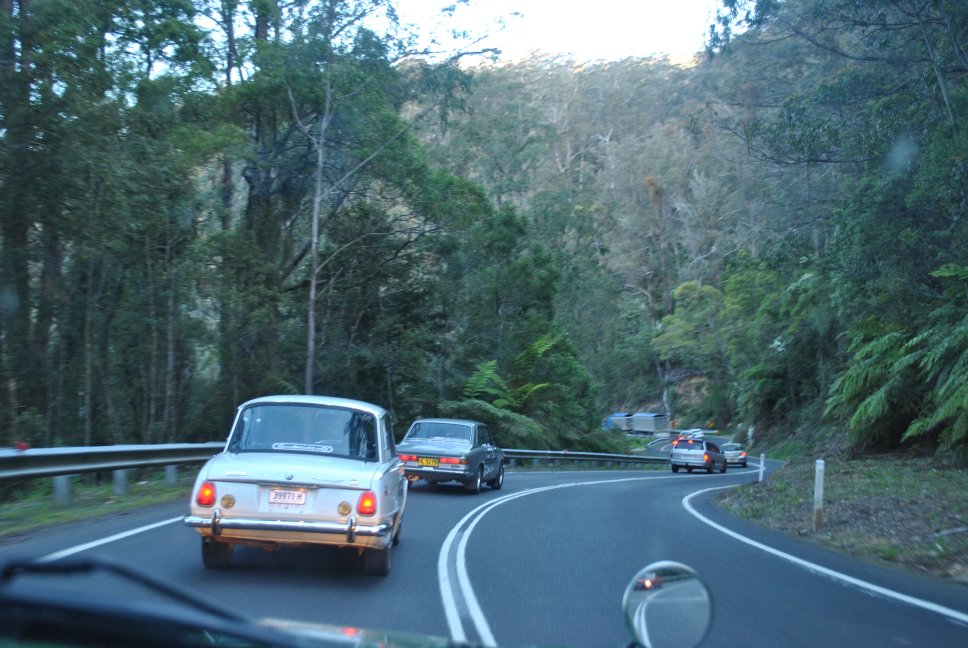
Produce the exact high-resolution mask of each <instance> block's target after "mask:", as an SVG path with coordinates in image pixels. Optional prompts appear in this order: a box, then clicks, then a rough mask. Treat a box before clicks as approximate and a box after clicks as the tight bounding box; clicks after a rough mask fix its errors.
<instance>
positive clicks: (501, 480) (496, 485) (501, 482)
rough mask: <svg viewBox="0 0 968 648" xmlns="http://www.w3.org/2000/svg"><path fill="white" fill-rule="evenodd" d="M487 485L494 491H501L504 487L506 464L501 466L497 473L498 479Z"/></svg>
mask: <svg viewBox="0 0 968 648" xmlns="http://www.w3.org/2000/svg"><path fill="white" fill-rule="evenodd" d="M487 485H488V486H490V487H491V488H493V489H494V490H501V486H504V464H501V468H500V469H499V470H498V471H497V477H495V478H494V479H492V480H491V481H489V482H487Z"/></svg>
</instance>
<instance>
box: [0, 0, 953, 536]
mask: <svg viewBox="0 0 968 648" xmlns="http://www.w3.org/2000/svg"><path fill="white" fill-rule="evenodd" d="M475 1H476V0H475ZM394 4H395V2H394V1H393V0H306V1H305V2H302V1H301V2H283V1H282V0H239V1H238V2H234V1H233V2H221V3H218V2H210V1H207V0H184V1H179V2H170V1H162V0H143V1H142V2H139V3H133V4H131V3H123V2H107V3H105V2H103V1H102V0H72V1H71V2H54V1H50V0H43V1H40V0H30V1H28V0H7V1H5V2H0V188H2V191H0V385H2V388H0V435H3V437H4V438H3V440H2V441H0V443H2V445H4V446H9V447H17V446H18V445H20V444H24V445H29V446H30V447H34V448H41V447H58V446H60V447H65V446H66V447H70V446H89V445H113V444H127V443H139V444H154V443H170V442H181V441H210V440H212V439H213V438H219V437H220V436H221V435H222V434H224V431H225V430H226V429H228V425H229V422H230V418H231V416H232V411H233V408H234V407H235V406H236V405H237V404H238V403H240V402H242V401H244V400H246V399H248V398H251V397H255V396H262V395H266V394H271V393H286V394H292V393H316V394H328V395H336V396H348V397H353V398H360V399H363V400H367V401H372V402H375V403H379V404H381V405H384V406H385V407H387V408H388V409H389V410H390V411H392V412H393V415H394V417H395V419H394V425H395V429H396V430H397V431H398V433H399V432H402V430H404V429H406V426H407V424H409V422H410V421H412V420H413V419H414V418H416V417H418V416H432V415H445V416H466V417H473V418H479V419H481V420H484V421H485V422H487V423H489V424H490V425H491V427H492V428H493V429H494V430H495V434H496V436H497V441H498V443H499V444H500V445H503V446H505V447H523V448H533V449H552V450H560V449H564V448H568V449H569V450H593V451H605V452H608V451H616V450H618V449H620V448H621V447H622V442H620V441H618V440H616V439H614V438H611V437H608V436H606V435H602V434H600V433H598V430H599V428H600V423H601V420H602V417H603V416H604V415H605V413H607V412H610V411H616V410H621V411H626V410H632V411H634V410H635V409H640V408H647V409H648V410H649V411H659V412H662V413H664V414H667V415H668V416H669V419H670V420H676V421H678V424H677V425H678V426H679V427H681V428H686V427H694V426H707V423H708V427H716V428H719V429H721V430H724V431H726V432H727V433H730V434H738V435H740V436H742V435H743V434H745V432H746V431H747V430H749V429H750V428H756V429H762V430H772V431H773V433H772V434H773V435H774V436H777V437H779V436H785V437H787V438H786V439H779V438H778V439H774V440H772V441H771V447H784V448H787V449H790V450H793V449H795V448H797V447H798V446H801V445H803V442H802V440H801V433H800V432H798V430H804V429H832V430H834V429H835V430H837V432H836V433H831V434H830V436H829V438H828V441H829V442H830V444H831V445H832V446H834V447H836V448H837V449H843V451H844V452H845V453H846V454H844V455H843V456H845V457H858V456H864V455H865V454H867V453H884V457H885V461H887V460H890V459H887V458H894V457H896V456H897V453H898V452H903V451H904V450H905V448H907V447H910V446H911V444H914V443H923V444H926V445H928V446H930V447H931V448H932V449H933V450H936V451H937V452H938V453H939V460H940V458H941V457H945V456H947V455H948V454H950V453H958V452H963V449H964V448H965V447H966V446H968V318H966V313H968V290H966V286H968V265H966V254H965V250H968V163H966V159H968V157H966V151H968V127H966V124H968V56H966V52H968V3H966V2H963V1H960V0H930V1H929V0H897V1H894V2H870V1H868V0H837V1H836V2H832V1H828V0H785V1H784V2H776V1H775V0H724V1H723V3H722V10H721V12H720V15H719V16H718V17H717V20H716V22H715V24H714V25H713V26H712V30H711V31H709V34H710V42H709V48H708V51H706V52H704V53H699V54H700V55H699V56H697V57H696V58H695V59H694V60H693V61H692V62H691V63H690V64H678V63H673V62H671V61H669V60H666V59H663V58H646V59H625V60H621V61H594V62H583V61H574V60H571V59H569V58H567V57H555V56H544V55H538V54H536V55H534V56H532V57H531V58H529V59H528V60H524V61H519V62H516V63H514V64H504V65H498V64H495V63H494V61H493V60H491V59H489V58H488V57H487V56H484V54H486V53H482V52H473V51H470V50H464V51H462V52H460V53H459V54H458V53H457V52H454V53H453V54H454V56H451V57H449V58H448V57H447V56H431V55H430V53H428V52H421V51H417V50H416V49H415V45H414V43H416V42H419V41H418V40H416V39H415V36H416V34H414V33H413V29H416V28H413V27H411V26H407V25H401V24H398V23H396V22H395V21H394V20H393V18H394V12H393V11H392V7H393V5H394ZM376 25H379V27H378V28H377V27H375V26H376ZM701 27H703V26H701V25H700V26H697V28H701ZM476 36H477V34H468V37H469V41H468V42H469V43H473V42H474V40H473V39H474V38H475V37H476ZM754 449H755V448H754ZM838 456H839V455H838ZM861 472H863V471H861ZM890 486H891V485H890V483H888V484H885V487H886V488H890ZM939 495H940V493H939ZM962 496H963V491H956V490H951V491H949V492H948V493H947V494H946V495H944V499H945V500H946V501H948V502H949V503H950V502H951V501H952V500H954V499H957V498H959V497H962ZM962 499H963V497H962ZM952 508H953V509H957V508H958V505H953V506H952ZM943 537H945V538H947V537H948V536H943ZM886 553H890V552H886Z"/></svg>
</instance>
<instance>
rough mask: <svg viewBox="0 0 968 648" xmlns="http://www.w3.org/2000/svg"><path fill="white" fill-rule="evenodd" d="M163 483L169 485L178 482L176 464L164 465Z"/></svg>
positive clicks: (174, 484)
mask: <svg viewBox="0 0 968 648" xmlns="http://www.w3.org/2000/svg"><path fill="white" fill-rule="evenodd" d="M165 483H166V484H168V485H169V486H176V485H177V484H178V466H165Z"/></svg>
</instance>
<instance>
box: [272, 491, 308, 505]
mask: <svg viewBox="0 0 968 648" xmlns="http://www.w3.org/2000/svg"><path fill="white" fill-rule="evenodd" d="M269 503H270V504H298V505H302V504H305V503H306V491H297V490H282V489H273V490H271V491H269Z"/></svg>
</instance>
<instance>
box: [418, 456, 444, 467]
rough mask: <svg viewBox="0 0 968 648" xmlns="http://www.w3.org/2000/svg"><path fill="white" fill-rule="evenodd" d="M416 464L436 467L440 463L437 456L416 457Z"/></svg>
mask: <svg viewBox="0 0 968 648" xmlns="http://www.w3.org/2000/svg"><path fill="white" fill-rule="evenodd" d="M417 465H418V466H433V467H435V468H436V467H437V466H438V465H440V460H439V459H437V457H417Z"/></svg>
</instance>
